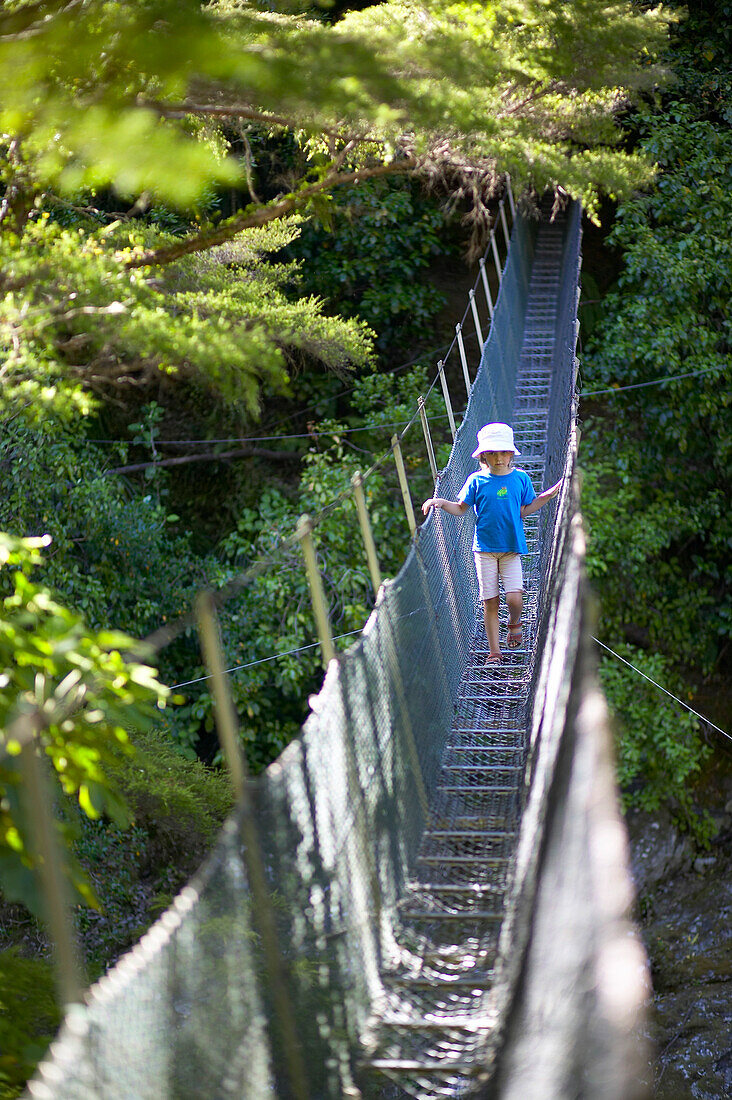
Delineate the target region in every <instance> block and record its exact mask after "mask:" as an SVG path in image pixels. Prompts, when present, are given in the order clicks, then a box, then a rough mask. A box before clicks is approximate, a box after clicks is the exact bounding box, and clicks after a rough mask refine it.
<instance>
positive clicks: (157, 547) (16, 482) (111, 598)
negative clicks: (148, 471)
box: [0, 410, 208, 636]
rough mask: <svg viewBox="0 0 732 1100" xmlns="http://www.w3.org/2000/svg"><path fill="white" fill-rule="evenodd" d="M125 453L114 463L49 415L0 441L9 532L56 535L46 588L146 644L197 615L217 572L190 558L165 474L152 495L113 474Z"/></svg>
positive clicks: (1, 515) (19, 425) (3, 511)
mask: <svg viewBox="0 0 732 1100" xmlns="http://www.w3.org/2000/svg"><path fill="white" fill-rule="evenodd" d="M154 415H155V413H154V410H153V416H154ZM133 427H134V425H133ZM149 431H150V425H149V423H147V424H146V426H145V428H144V429H143V430H141V431H139V432H138V434H140V435H142V434H144V435H147V436H148V438H149ZM116 451H117V453H116V454H115V449H113V450H112V452H111V455H110V452H109V451H108V450H103V449H101V448H97V447H95V446H94V445H92V444H89V443H87V442H86V441H85V439H84V435H83V434H82V433H79V432H76V433H72V432H71V431H67V430H65V429H64V426H63V424H61V423H59V422H58V420H55V419H52V418H48V417H47V418H46V419H45V420H44V422H43V425H42V429H41V430H38V429H35V428H33V427H28V426H27V425H26V424H24V423H23V421H22V420H21V419H20V418H18V419H16V420H15V421H14V422H13V423H12V424H9V425H7V426H6V430H5V432H4V434H3V438H2V440H1V441H0V463H2V467H3V471H4V475H5V484H6V491H5V492H4V493H3V496H2V499H1V500H0V529H1V528H2V526H5V527H6V528H9V529H12V530H13V531H14V532H17V533H18V534H34V535H35V534H49V535H50V536H51V537H52V539H53V543H52V550H51V552H50V553H49V554H48V556H47V559H46V561H45V562H44V563H43V566H42V576H43V580H44V582H45V584H47V585H48V587H50V588H53V589H55V590H56V591H58V592H60V593H62V594H63V598H64V600H65V601H66V602H67V603H69V604H70V605H71V606H73V607H75V608H77V609H78V610H79V611H80V612H81V613H83V615H84V617H85V618H86V620H87V621H88V622H90V623H91V625H92V626H94V627H96V628H101V627H102V626H104V625H106V624H109V623H113V624H114V625H115V626H116V627H118V628H119V629H121V630H124V631H126V632H127V633H129V634H132V635H136V636H143V635H145V634H148V633H149V632H150V631H152V630H154V629H155V628H156V627H158V626H159V625H160V623H161V621H164V620H165V619H169V618H173V617H175V616H176V615H179V614H182V613H184V612H185V611H187V610H188V609H189V608H190V604H191V600H192V597H193V593H194V592H195V591H196V589H197V588H199V587H201V586H202V585H203V584H205V583H206V578H207V575H208V574H207V568H208V566H207V561H206V558H205V557H198V556H197V555H195V554H194V553H193V551H192V550H191V545H190V543H191V539H190V535H179V534H176V533H175V532H176V528H175V525H174V524H175V520H174V519H173V518H172V516H171V513H170V512H169V510H168V508H167V507H166V501H167V486H166V484H165V478H164V476H163V471H157V473H158V477H157V478H155V479H153V480H152V484H150V485H149V487H148V488H149V491H148V492H145V491H144V490H143V492H144V495H133V493H132V492H131V489H130V487H129V486H128V485H126V483H125V482H124V481H123V480H122V479H121V478H120V477H116V476H114V475H111V474H106V473H105V466H109V464H110V461H111V462H112V463H114V462H115V461H119V460H120V458H121V459H124V456H125V454H126V448H125V445H124V444H120V445H119V448H116Z"/></svg>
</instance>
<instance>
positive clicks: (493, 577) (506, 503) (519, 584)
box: [422, 424, 562, 664]
mask: <svg viewBox="0 0 732 1100" xmlns="http://www.w3.org/2000/svg"><path fill="white" fill-rule="evenodd" d="M520 454H521V452H520V451H519V450H517V448H516V446H515V444H514V441H513V428H511V427H510V426H509V425H508V424H485V425H484V426H483V427H482V428H481V429H480V431H479V432H478V446H477V447H476V449H475V450H474V451H473V458H477V459H478V461H479V463H480V467H481V468H480V470H478V471H477V472H476V473H474V474H471V475H470V477H469V478H468V480H467V481H466V482H465V484H464V485H463V487H462V489H461V490H460V492H459V493H458V498H457V500H445V499H444V498H443V497H430V498H429V500H426V501H425V502H424V504H423V505H422V511H423V513H424V514H425V515H427V513H428V512H429V510H430V508H442V509H443V510H444V511H445V512H449V513H450V514H451V515H453V516H462V515H464V514H465V513H466V512H467V510H468V508H470V507H472V508H473V510H474V512H475V537H474V539H473V555H474V557H475V567H476V570H477V573H478V593H479V599H480V600H481V602H482V604H483V622H484V623H485V632H486V636H487V638H488V645H489V648H490V652H489V655H488V657H487V662H488V663H489V664H498V663H499V662H500V661H501V648H500V643H499V627H498V605H499V595H498V578H499V576H500V577H501V579H502V581H503V588H504V591H505V593H506V603H507V605H508V637H507V643H508V648H509V649H516V648H517V647H518V646H520V645H521V643H522V642H523V640H524V633H523V623H522V620H521V616H522V613H523V605H524V582H523V572H522V569H521V557H520V555H521V554H526V553H527V552H528V548H527V546H526V536H525V535H524V528H523V523H522V520H523V519H524V517H525V516H529V515H531V513H532V512H536V511H538V510H539V508H542V507H543V506H544V505H545V504H546V503H547V502H548V501H550V500H551V499H552V497H554V496H556V495H557V493H558V492H559V488H560V486H561V484H562V483H561V481H558V482H557V483H556V485H552V486H551V488H549V489H544V490H543V491H542V492H541V493H539V495H538V496H537V494H536V493H535V492H534V487H533V485H532V484H531V478H530V477H529V475H528V474H527V473H525V472H524V470H517V469H516V468H515V467H513V466H512V461H513V459H514V457H515V456H517V455H520Z"/></svg>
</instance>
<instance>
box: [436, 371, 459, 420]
mask: <svg viewBox="0 0 732 1100" xmlns="http://www.w3.org/2000/svg"><path fill="white" fill-rule="evenodd" d="M437 370H438V371H439V374H440V384H441V385H442V396H443V397H444V398H445V408H446V409H447V419H448V420H449V421H450V431H451V432H452V438H453V439H454V438H455V417H454V416H453V414H452V401H451V400H450V391H449V389H448V388H447V378H446V376H445V362H444V360H443V359H440V361H439V362H438V364H437Z"/></svg>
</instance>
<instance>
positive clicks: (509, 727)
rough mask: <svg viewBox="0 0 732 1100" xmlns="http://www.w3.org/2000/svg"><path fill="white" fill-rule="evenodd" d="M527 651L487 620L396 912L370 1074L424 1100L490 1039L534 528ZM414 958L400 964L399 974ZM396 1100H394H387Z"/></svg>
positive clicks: (524, 405)
mask: <svg viewBox="0 0 732 1100" xmlns="http://www.w3.org/2000/svg"><path fill="white" fill-rule="evenodd" d="M563 233H564V228H563V224H562V223H561V221H557V222H555V223H551V224H550V223H548V222H543V223H542V225H541V228H540V230H539V234H538V238H537V244H536V251H535V255H534V262H533V268H532V275H531V281H530V284H529V297H528V302H527V309H526V320H525V328H524V334H523V344H522V349H521V356H520V361H519V369H518V376H517V388H516V397H515V404H514V413H513V418H512V420H513V425H514V430H515V437H516V441H517V445H518V447H519V449H520V450H521V452H522V453H521V457H520V458H519V459H518V460H517V465H518V466H519V467H521V468H523V469H525V470H526V471H527V473H528V474H529V475H530V476H531V479H532V482H533V483H534V485H535V487H539V486H541V485H542V484H543V478H544V471H545V464H546V463H545V458H546V449H547V436H548V417H549V411H550V397H551V393H550V390H551V381H552V379H551V370H552V360H553V352H554V343H555V339H556V316H557V305H558V295H559V289H560V266H561V253H562V243H563ZM525 527H526V537H527V544H528V548H529V554H528V555H527V556H526V557H525V558H524V572H525V576H524V584H525V601H524V618H523V621H524V642H523V645H522V646H521V647H520V648H518V649H516V650H508V649H507V648H506V645H505V625H504V624H505V622H506V609H505V604H504V602H503V600H502V606H501V618H502V628H501V636H502V649H503V654H504V656H503V663H502V665H501V666H500V667H498V668H497V667H496V666H495V665H491V666H486V663H485V662H486V656H487V652H488V648H487V642H486V638H485V632H484V629H483V620H482V613H480V612H479V614H478V618H477V620H476V626H475V632H474V635H473V639H472V643H471V647H470V657H469V661H468V664H467V667H466V669H465V673H464V676H463V679H462V682H461V684H460V687H459V691H458V697H457V702H456V705H455V714H454V719H453V722H452V728H451V730H450V734H449V737H448V740H447V744H446V748H445V752H444V756H443V761H442V773H441V777H440V780H439V783H438V786H437V788H436V790H435V792H434V794H433V798H432V801H431V806H430V819H429V823H428V827H427V829H426V831H425V833H424V837H423V841H422V844H421V848H420V851H419V855H418V857H417V861H416V868H415V873H414V877H413V878H412V880H411V881H410V882H409V883H408V885H407V892H406V896H405V897H404V898H403V900H402V902H401V905H400V916H401V943H400V946H401V947H402V948H403V949H404V952H403V954H402V956H401V958H400V964H399V966H398V967H397V968H395V969H391V970H389V969H388V970H385V971H383V972H382V981H383V983H384V987H385V989H386V990H387V1000H386V1004H385V1005H384V1009H383V1013H382V1014H381V1015H380V1017H379V1018H378V1019H375V1020H374V1021H373V1033H374V1040H373V1041H374V1052H373V1056H372V1057H371V1058H369V1059H368V1062H367V1064H368V1066H369V1067H370V1068H371V1070H373V1071H377V1073H378V1074H380V1075H384V1076H386V1077H388V1078H390V1079H391V1080H393V1081H394V1082H395V1083H396V1084H397V1085H398V1087H399V1092H403V1093H407V1094H409V1095H413V1096H418V1097H431V1096H457V1095H459V1094H460V1093H461V1092H462V1091H463V1090H464V1089H465V1088H466V1086H467V1085H468V1083H469V1077H470V1074H471V1071H473V1070H474V1069H475V1047H476V1039H477V1038H478V1037H479V1036H480V1034H481V1033H482V1032H484V1031H485V1029H487V1028H490V1027H491V1001H490V990H491V986H492V979H493V962H494V958H495V953H496V945H497V941H498V934H499V929H500V925H501V920H502V916H503V897H504V890H505V887H506V883H507V878H508V873H509V867H510V864H511V859H512V855H513V852H514V848H515V841H516V837H517V829H518V824H519V815H520V808H521V801H522V799H521V788H522V785H523V781H524V765H525V739H526V702H527V693H528V689H529V684H530V681H531V675H532V665H533V648H534V647H533V643H534V638H535V633H536V620H537V612H538V596H539V587H540V579H541V578H540V572H541V568H540V562H541V548H540V545H539V543H540V520H539V514H534V515H532V516H530V517H529V518H528V519H527V521H526V524H525ZM405 959H406V962H405ZM390 1095H391V1094H390Z"/></svg>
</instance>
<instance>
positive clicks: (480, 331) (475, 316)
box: [468, 288, 484, 355]
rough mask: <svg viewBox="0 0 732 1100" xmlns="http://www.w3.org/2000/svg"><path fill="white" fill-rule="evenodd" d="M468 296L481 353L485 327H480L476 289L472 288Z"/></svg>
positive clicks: (481, 352)
mask: <svg viewBox="0 0 732 1100" xmlns="http://www.w3.org/2000/svg"><path fill="white" fill-rule="evenodd" d="M468 297H469V298H470V308H471V309H472V311H473V323H474V324H475V331H476V332H477V333H478V347H479V348H480V354H481V355H482V354H483V343H484V340H483V329H482V328H481V327H480V317H479V316H478V303H477V302H476V300H475V291H474V290H473V289H472V288H471V289H470V290H469V291H468Z"/></svg>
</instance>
